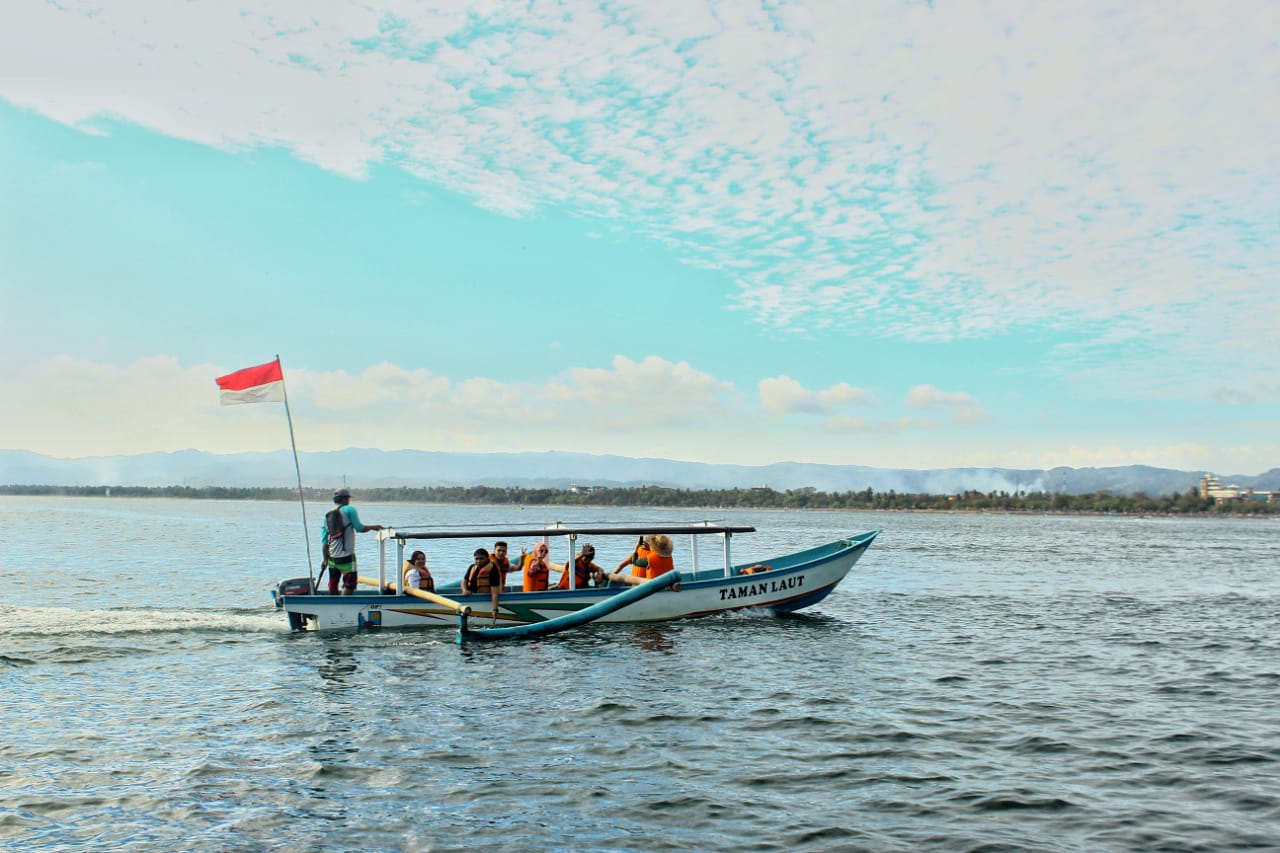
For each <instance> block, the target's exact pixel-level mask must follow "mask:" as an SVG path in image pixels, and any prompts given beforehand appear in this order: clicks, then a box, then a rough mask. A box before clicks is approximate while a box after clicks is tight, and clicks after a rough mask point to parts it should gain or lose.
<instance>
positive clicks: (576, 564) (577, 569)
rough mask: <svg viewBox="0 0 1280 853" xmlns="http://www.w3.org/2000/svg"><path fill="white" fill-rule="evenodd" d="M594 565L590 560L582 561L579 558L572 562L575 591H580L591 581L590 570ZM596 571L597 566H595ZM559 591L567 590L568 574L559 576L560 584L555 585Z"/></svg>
mask: <svg viewBox="0 0 1280 853" xmlns="http://www.w3.org/2000/svg"><path fill="white" fill-rule="evenodd" d="M593 565H594V564H593V563H592V562H591V561H590V560H584V559H583V558H582V557H581V556H579V557H577V558H576V559H575V560H574V561H573V585H574V586H575V587H576V588H577V589H582V588H583V587H584V586H586V585H587V582H588V581H590V580H591V568H592V566H593ZM596 568H597V569H598V568H599V566H596ZM557 586H558V587H559V588H560V589H568V588H569V573H568V572H565V573H564V574H562V575H561V576H560V583H559V584H557Z"/></svg>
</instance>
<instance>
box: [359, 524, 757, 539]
mask: <svg viewBox="0 0 1280 853" xmlns="http://www.w3.org/2000/svg"><path fill="white" fill-rule="evenodd" d="M755 530H756V529H755V528H754V527H739V526H733V525H722V524H710V523H708V524H683V525H663V524H650V525H646V526H644V527H559V526H552V527H526V528H521V529H515V528H510V529H496V528H485V529H483V530H479V529H472V530H422V531H413V530H386V531H383V535H382V537H381V538H384V539H491V538H501V537H504V536H505V537H510V538H512V539H516V538H518V537H521V536H525V537H528V536H610V535H612V536H642V535H645V534H648V533H689V534H694V535H696V534H699V533H728V534H734V533H754V532H755Z"/></svg>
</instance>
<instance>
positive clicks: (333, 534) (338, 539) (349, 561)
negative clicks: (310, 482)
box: [320, 488, 382, 595]
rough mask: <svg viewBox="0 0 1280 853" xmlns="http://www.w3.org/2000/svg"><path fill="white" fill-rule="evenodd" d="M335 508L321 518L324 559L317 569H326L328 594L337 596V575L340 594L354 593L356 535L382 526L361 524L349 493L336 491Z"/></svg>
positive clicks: (334, 497) (340, 490)
mask: <svg viewBox="0 0 1280 853" xmlns="http://www.w3.org/2000/svg"><path fill="white" fill-rule="evenodd" d="M333 502H334V503H336V504H337V506H336V507H334V508H333V509H331V510H329V511H328V512H327V513H325V515H324V533H322V534H321V536H322V537H323V539H322V540H321V541H323V542H324V558H323V559H322V560H321V563H320V568H321V570H324V568H325V567H326V566H327V567H328V569H329V594H330V595H337V594H338V575H342V594H343V595H350V594H351V593H353V592H355V590H356V534H357V533H364V532H365V531H366V530H381V529H382V525H381V524H361V523H360V514H359V513H358V512H356V508H355V507H353V506H352V505H351V492H350V491H349V490H347V489H345V488H344V489H338V490H337V491H336V492H334V493H333Z"/></svg>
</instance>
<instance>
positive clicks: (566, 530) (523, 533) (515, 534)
mask: <svg viewBox="0 0 1280 853" xmlns="http://www.w3.org/2000/svg"><path fill="white" fill-rule="evenodd" d="M754 532H755V528H754V527H746V526H741V525H731V524H712V523H711V522H709V521H707V522H703V523H701V524H662V523H655V524H648V525H645V526H644V527H636V526H632V525H627V526H625V527H619V526H612V527H594V526H583V527H567V526H564V525H561V524H553V525H550V526H547V525H544V526H542V527H525V528H518V527H512V528H492V527H489V528H470V529H462V530H460V529H456V528H455V529H452V530H446V529H440V530H396V529H393V528H383V529H382V530H379V531H378V585H379V586H386V583H387V542H389V541H394V542H395V543H396V564H397V565H402V564H403V563H404V551H405V543H406V542H407V541H409V540H411V539H415V540H416V539H517V538H520V537H533V536H540V537H542V539H543V541H544V542H545V541H548V540H550V539H551V537H553V536H557V537H558V536H563V537H566V538H567V539H568V542H569V559H570V560H572V559H573V551H574V547H575V545H576V543H577V541H578V537H579V536H648V535H650V534H654V533H676V534H680V533H687V534H689V551H690V553H689V559H690V570H691V577H697V575H698V568H699V566H698V538H697V537H698V536H700V535H705V534H708V533H710V534H719V535H720V537H721V541H722V543H723V546H724V548H723V557H724V562H723V566H724V568H723V572H724V576H725V577H729V576H730V575H731V574H732V573H733V563H732V561H731V557H730V553H729V551H730V546H729V542H730V540H731V539H732V538H733V534H735V533H754ZM566 565H567V561H566ZM569 588H570V589H577V580H576V575H573V574H571V575H570V580H569Z"/></svg>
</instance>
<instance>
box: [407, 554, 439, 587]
mask: <svg viewBox="0 0 1280 853" xmlns="http://www.w3.org/2000/svg"><path fill="white" fill-rule="evenodd" d="M400 574H401V578H402V579H403V580H404V589H425V590H426V591H427V592H435V591H436V581H435V578H433V577H431V572H430V571H428V570H427V555H426V554H425V553H423V552H422V551H414V552H413V553H412V554H411V555H410V556H409V559H407V560H405V561H404V569H403V571H402V572H401V573H400Z"/></svg>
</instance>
